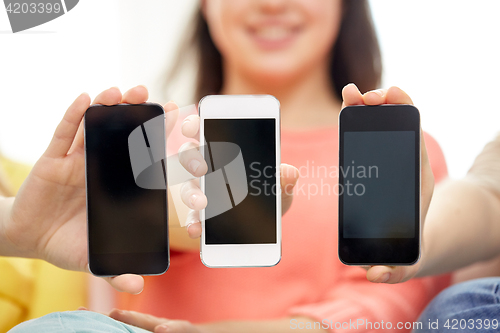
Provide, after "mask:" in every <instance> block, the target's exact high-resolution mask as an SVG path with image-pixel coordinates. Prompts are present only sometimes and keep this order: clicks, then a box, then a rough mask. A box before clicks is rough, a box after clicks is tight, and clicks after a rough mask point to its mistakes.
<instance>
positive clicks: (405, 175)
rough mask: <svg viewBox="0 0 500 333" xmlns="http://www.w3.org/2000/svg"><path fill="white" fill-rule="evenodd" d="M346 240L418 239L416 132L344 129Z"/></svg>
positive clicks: (344, 223)
mask: <svg viewBox="0 0 500 333" xmlns="http://www.w3.org/2000/svg"><path fill="white" fill-rule="evenodd" d="M343 142H344V147H343V148H344V156H343V157H344V167H343V169H342V170H340V172H343V176H344V182H343V184H342V185H343V188H342V190H343V193H342V195H343V234H344V238H413V237H415V223H416V218H415V179H416V178H415V132H413V131H388V132H385V131H384V132H378V131H373V132H372V131H368V132H345V133H344V140H343Z"/></svg>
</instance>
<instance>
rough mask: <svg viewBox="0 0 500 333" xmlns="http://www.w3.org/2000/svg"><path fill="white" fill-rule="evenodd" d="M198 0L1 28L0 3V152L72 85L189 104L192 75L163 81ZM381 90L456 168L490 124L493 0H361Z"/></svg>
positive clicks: (10, 148)
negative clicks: (400, 101)
mask: <svg viewBox="0 0 500 333" xmlns="http://www.w3.org/2000/svg"><path fill="white" fill-rule="evenodd" d="M198 5H199V2H198V0H183V1H174V0H143V1H134V0H82V1H80V3H79V4H78V5H77V7H75V9H73V10H72V11H70V12H68V13H67V14H66V15H64V16H62V17H60V18H58V19H56V20H54V21H52V22H48V23H46V24H44V25H41V26H38V27H35V28H33V29H30V30H28V31H25V32H20V33H17V34H12V33H11V30H10V25H9V22H8V18H7V14H6V12H5V10H4V9H3V8H0V47H1V52H0V103H1V104H0V152H1V153H2V154H3V155H5V156H6V157H9V158H11V159H15V160H18V161H20V162H24V163H27V164H33V163H34V162H35V161H36V160H37V159H38V157H39V156H40V155H41V154H42V153H43V151H44V150H45V148H46V147H47V145H48V143H49V141H50V139H51V136H52V133H53V131H54V129H55V127H56V126H57V124H58V123H59V121H60V119H61V117H62V115H63V113H64V111H65V110H66V108H67V107H68V106H69V104H71V102H72V101H73V100H74V99H75V98H76V97H77V96H78V95H79V94H80V93H81V92H84V91H86V92H88V93H89V94H90V96H91V97H92V98H93V97H95V96H96V95H97V94H98V93H99V92H100V91H102V90H104V89H107V88H109V87H111V86H118V87H119V88H120V89H121V90H122V91H125V90H127V89H129V88H130V87H133V86H135V85H137V84H144V85H146V86H147V87H148V88H149V90H150V93H151V95H150V96H151V98H150V99H151V100H152V101H154V102H159V103H164V102H166V101H168V100H175V101H176V102H177V103H178V104H179V106H185V105H188V104H192V103H195V102H197V101H194V100H193V99H192V97H191V93H192V90H193V89H192V88H193V84H192V80H193V77H194V73H190V72H189V71H187V72H184V73H183V75H182V78H181V79H180V80H179V81H178V84H177V86H176V87H175V89H174V90H173V91H171V92H170V93H169V94H168V96H167V94H166V93H165V89H164V86H163V82H164V81H165V75H166V73H167V70H168V68H169V64H170V62H171V61H172V59H173V56H174V55H175V52H176V50H177V48H178V46H179V43H181V42H182V37H183V35H184V31H185V29H186V28H187V22H188V21H189V18H190V15H191V14H192V12H193V11H194V8H195V7H196V6H198ZM370 6H371V9H372V12H373V17H374V22H375V26H376V30H377V32H378V34H379V40H380V44H381V48H382V55H383V63H384V76H383V84H382V86H383V87H389V86H392V85H396V86H399V87H401V88H402V89H404V90H405V91H406V92H408V93H409V95H410V96H411V97H412V99H413V101H414V103H415V105H416V106H417V107H418V108H419V110H420V112H421V114H422V126H423V128H424V130H425V131H427V132H429V133H430V134H431V135H433V136H434V137H435V138H436V139H437V140H438V142H439V143H440V144H441V147H442V148H443V151H444V154H445V156H446V159H447V163H448V168H449V173H450V176H452V177H454V178H457V177H461V176H463V175H464V174H465V173H466V172H467V170H468V168H469V167H470V165H471V163H472V161H473V159H474V157H475V156H476V155H477V154H478V153H479V151H480V150H481V149H482V147H483V146H484V144H485V143H486V142H487V141H488V140H490V139H492V138H493V137H494V135H495V134H496V133H497V132H498V131H500V105H498V102H497V98H498V96H499V95H498V91H500V83H499V81H498V78H499V77H500V61H499V59H500V48H499V47H498V32H499V31H500V20H498V17H497V16H498V13H499V12H500V2H498V1H496V0H483V1H464V0H440V1H431V0H407V1H400V0H371V1H370Z"/></svg>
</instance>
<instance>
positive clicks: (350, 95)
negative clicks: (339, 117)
mask: <svg viewBox="0 0 500 333" xmlns="http://www.w3.org/2000/svg"><path fill="white" fill-rule="evenodd" d="M342 100H343V101H342V108H344V107H346V106H350V105H362V104H364V102H363V95H361V92H360V91H359V89H358V87H356V85H355V84H354V83H349V84H348V85H346V86H345V87H344V88H343V89H342Z"/></svg>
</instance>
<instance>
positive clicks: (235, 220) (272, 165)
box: [204, 119, 277, 244]
mask: <svg viewBox="0 0 500 333" xmlns="http://www.w3.org/2000/svg"><path fill="white" fill-rule="evenodd" d="M204 125H205V140H206V142H207V148H208V147H210V146H214V145H213V143H216V142H230V143H234V144H236V145H237V146H238V147H239V148H240V149H241V154H242V155H241V156H242V157H243V161H244V167H245V172H246V182H243V185H238V186H248V195H247V196H246V197H245V198H244V199H243V200H242V201H241V202H240V203H239V204H237V205H233V206H232V208H231V209H229V210H227V211H225V212H223V213H222V214H219V215H216V216H214V217H211V218H207V219H206V221H205V242H206V244H265V243H276V242H277V233H276V175H275V172H276V120H275V119H206V120H204ZM227 153H228V154H229V151H228V152H227ZM231 153H234V152H231ZM208 154H210V150H209V149H205V156H206V157H205V159H206V160H207V164H208V165H209V173H210V172H212V171H214V170H215V171H217V170H218V169H220V168H224V166H223V165H220V163H218V162H219V161H217V159H218V158H219V156H215V155H214V156H213V157H214V159H213V161H211V160H210V158H208V157H209V156H208ZM233 155H234V154H233ZM233 158H234V156H223V157H222V160H225V161H229V160H231V159H233ZM212 162H213V163H212ZM207 176H208V174H207ZM228 179H229V178H228ZM231 181H232V180H231V179H230V180H229V183H230V184H228V185H229V186H227V188H228V191H231ZM205 184H206V186H208V182H206V183H205ZM205 193H206V194H207V199H208V205H207V208H206V212H208V211H210V210H211V209H212V210H213V209H217V207H216V206H217V204H218V202H217V201H218V200H222V198H221V197H220V196H216V195H211V194H210V193H211V192H210V189H209V188H206V189H205ZM229 194H230V196H231V195H232V194H231V192H229ZM231 200H232V201H234V200H233V199H231Z"/></svg>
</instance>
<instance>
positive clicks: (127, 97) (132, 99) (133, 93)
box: [121, 85, 149, 104]
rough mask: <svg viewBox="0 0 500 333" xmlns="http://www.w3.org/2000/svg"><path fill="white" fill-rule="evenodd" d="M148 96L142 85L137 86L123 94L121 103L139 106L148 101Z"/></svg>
mask: <svg viewBox="0 0 500 333" xmlns="http://www.w3.org/2000/svg"><path fill="white" fill-rule="evenodd" d="M148 96H149V93H148V89H147V88H146V87H145V86H143V85H139V86H137V87H133V88H131V89H129V90H127V91H126V92H125V93H124V94H123V97H122V100H121V102H122V103H127V104H141V103H145V102H146V101H147V100H148Z"/></svg>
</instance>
